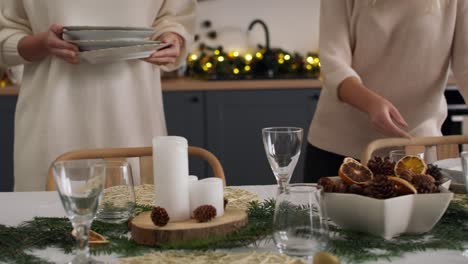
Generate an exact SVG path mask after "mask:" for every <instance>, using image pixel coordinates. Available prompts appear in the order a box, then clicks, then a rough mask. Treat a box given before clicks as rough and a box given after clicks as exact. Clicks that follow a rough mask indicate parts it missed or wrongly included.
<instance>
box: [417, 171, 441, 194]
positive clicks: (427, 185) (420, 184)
mask: <svg viewBox="0 0 468 264" xmlns="http://www.w3.org/2000/svg"><path fill="white" fill-rule="evenodd" d="M411 183H412V184H413V185H414V187H415V188H416V190H417V191H418V193H435V192H437V186H436V185H435V179H434V178H433V177H432V176H430V175H425V174H417V175H414V176H413V180H412V181H411Z"/></svg>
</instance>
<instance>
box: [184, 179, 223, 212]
mask: <svg viewBox="0 0 468 264" xmlns="http://www.w3.org/2000/svg"><path fill="white" fill-rule="evenodd" d="M201 205H212V206H213V207H214V208H216V217H219V216H223V215H224V187H223V181H222V180H221V179H220V178H206V179H203V180H199V181H198V182H194V183H193V184H192V187H191V188H190V211H191V212H192V213H193V211H194V210H195V209H197V207H199V206H201Z"/></svg>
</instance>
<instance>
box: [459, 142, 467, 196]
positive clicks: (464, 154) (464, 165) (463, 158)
mask: <svg viewBox="0 0 468 264" xmlns="http://www.w3.org/2000/svg"><path fill="white" fill-rule="evenodd" d="M460 159H461V164H462V172H463V183H464V184H465V190H466V192H467V193H468V151H463V152H462V153H460Z"/></svg>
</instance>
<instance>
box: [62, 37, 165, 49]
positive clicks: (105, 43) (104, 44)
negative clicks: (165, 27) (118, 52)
mask: <svg viewBox="0 0 468 264" xmlns="http://www.w3.org/2000/svg"><path fill="white" fill-rule="evenodd" d="M68 42H70V43H73V44H75V45H77V46H78V48H79V49H80V51H92V50H100V49H109V48H120V47H128V46H139V45H161V42H160V41H152V40H130V39H127V40H69V41H68Z"/></svg>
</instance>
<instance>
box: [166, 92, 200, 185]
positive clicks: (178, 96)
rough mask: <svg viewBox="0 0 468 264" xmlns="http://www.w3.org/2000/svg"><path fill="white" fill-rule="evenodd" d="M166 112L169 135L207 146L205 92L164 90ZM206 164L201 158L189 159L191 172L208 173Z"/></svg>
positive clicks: (195, 173)
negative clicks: (182, 137)
mask: <svg viewBox="0 0 468 264" xmlns="http://www.w3.org/2000/svg"><path fill="white" fill-rule="evenodd" d="M163 99H164V113H165V115H166V125H167V132H168V134H169V135H177V136H184V137H185V138H187V140H188V142H189V145H191V146H195V147H205V124H206V120H205V113H204V111H205V94H204V92H164V93H163ZM206 169H207V168H206V164H205V163H204V161H202V160H200V159H199V158H194V157H191V158H190V159H189V173H190V174H191V175H197V176H199V177H202V176H203V175H206V174H207V173H206Z"/></svg>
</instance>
